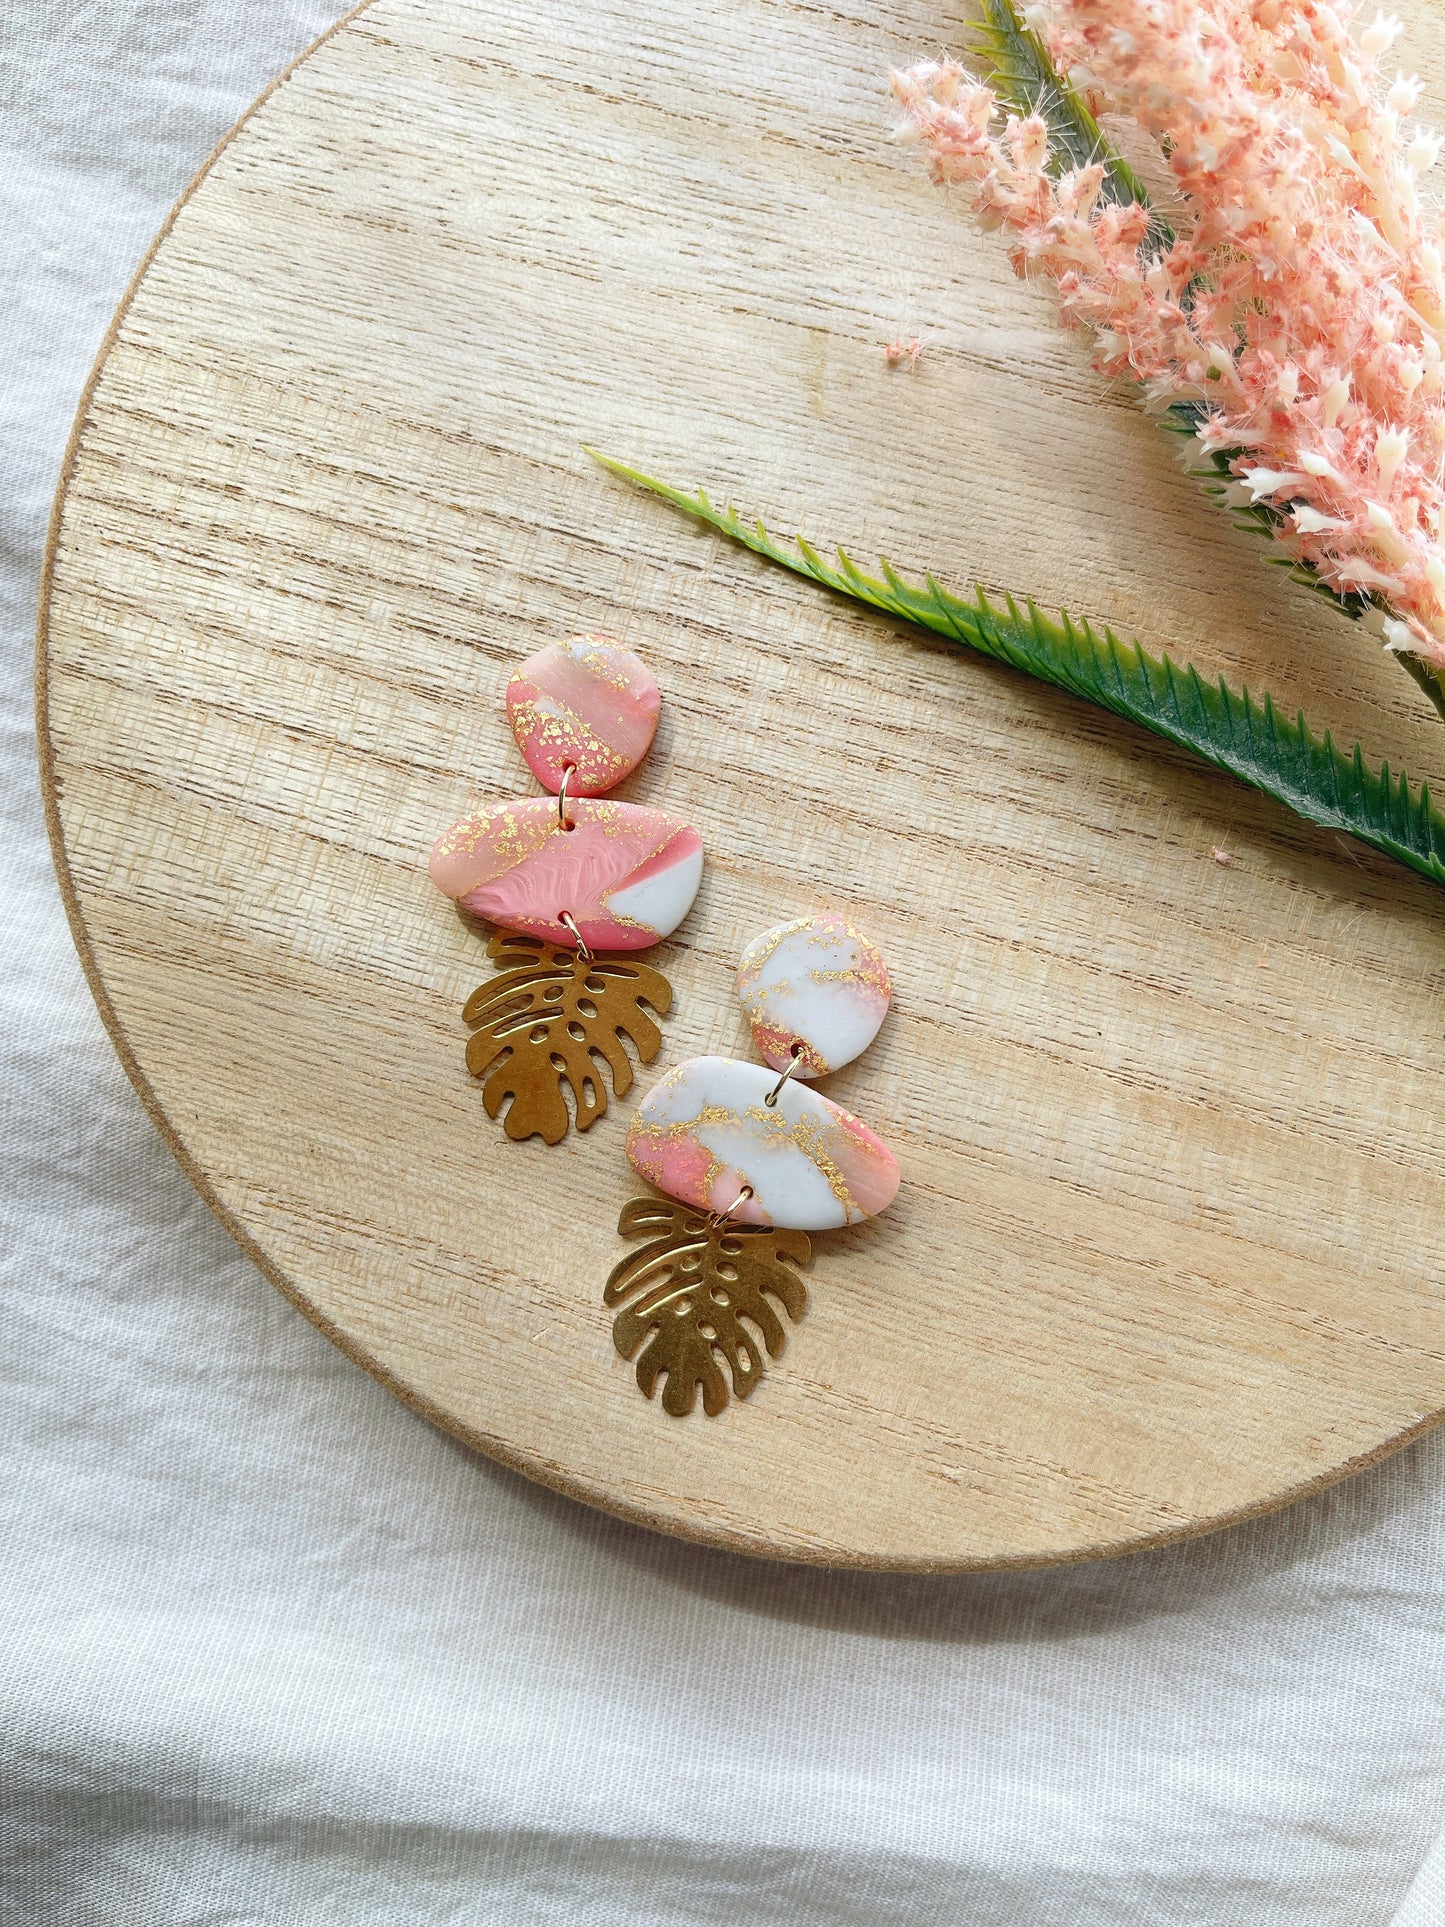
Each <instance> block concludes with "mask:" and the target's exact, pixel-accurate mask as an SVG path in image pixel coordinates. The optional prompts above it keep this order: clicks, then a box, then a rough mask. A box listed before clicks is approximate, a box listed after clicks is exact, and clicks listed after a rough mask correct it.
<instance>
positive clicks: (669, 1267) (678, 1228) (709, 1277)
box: [602, 1198, 813, 1418]
mask: <svg viewBox="0 0 1445 1927" xmlns="http://www.w3.org/2000/svg"><path fill="white" fill-rule="evenodd" d="M617 1229H618V1231H619V1232H620V1233H621V1235H622V1236H623V1237H624V1238H636V1237H639V1236H642V1235H643V1234H645V1233H648V1232H651V1233H654V1234H655V1235H654V1236H653V1237H652V1239H651V1242H650V1243H648V1244H645V1245H644V1246H643V1247H642V1249H641V1250H640V1251H634V1252H631V1253H629V1255H628V1256H627V1257H625V1258H623V1259H622V1260H621V1262H620V1263H619V1264H618V1265H616V1266H615V1268H614V1269H613V1272H612V1276H611V1277H610V1278H609V1279H608V1280H607V1284H606V1288H605V1289H604V1291H603V1294H602V1298H603V1303H604V1304H606V1305H608V1306H609V1307H610V1306H612V1305H618V1304H621V1303H622V1301H623V1300H624V1299H626V1298H628V1297H632V1303H631V1304H630V1305H627V1306H625V1307H624V1309H623V1310H622V1311H620V1312H619V1313H618V1314H617V1317H616V1318H615V1319H614V1320H613V1325H612V1340H613V1343H614V1344H615V1345H616V1347H617V1349H618V1351H619V1352H620V1353H621V1354H622V1356H623V1357H624V1358H629V1359H630V1358H632V1357H634V1356H636V1358H637V1383H638V1385H639V1386H640V1387H641V1390H642V1392H643V1394H644V1396H645V1397H647V1398H651V1397H652V1394H653V1392H654V1391H655V1390H656V1388H657V1381H658V1379H659V1378H665V1381H666V1382H665V1384H664V1385H663V1390H662V1409H663V1410H664V1411H665V1412H670V1413H671V1414H672V1416H673V1417H674V1418H685V1417H686V1416H687V1414H688V1413H689V1412H690V1411H691V1410H692V1409H693V1406H694V1405H695V1404H696V1403H697V1394H698V1391H699V1389H701V1392H702V1409H703V1410H704V1412H706V1413H707V1415H708V1417H709V1418H715V1417H716V1416H717V1414H718V1413H719V1412H720V1411H722V1409H723V1407H724V1406H725V1405H726V1404H727V1402H728V1392H729V1381H731V1388H732V1391H733V1392H734V1393H735V1394H736V1395H737V1397H738V1398H747V1397H748V1396H749V1395H750V1394H751V1392H752V1391H753V1389H754V1388H755V1387H756V1386H757V1385H758V1384H760V1383H761V1381H762V1378H763V1370H764V1366H763V1351H762V1349H761V1347H760V1346H759V1344H758V1337H760V1338H761V1340H762V1344H763V1345H765V1346H766V1347H767V1351H768V1355H769V1356H771V1357H773V1358H776V1357H778V1355H779V1354H780V1353H781V1351H782V1349H783V1346H784V1344H785V1342H786V1335H785V1332H784V1328H783V1322H782V1320H781V1319H780V1318H779V1316H778V1314H777V1311H776V1310H774V1308H773V1303H772V1301H773V1300H774V1299H776V1300H777V1301H778V1304H779V1305H780V1306H781V1307H782V1309H783V1310H784V1311H786V1312H787V1314H788V1316H789V1318H791V1319H792V1320H793V1322H794V1323H796V1322H797V1320H798V1319H799V1318H801V1317H802V1315H803V1312H804V1309H805V1308H806V1306H807V1302H808V1290H807V1287H806V1285H804V1283H803V1281H802V1279H801V1278H800V1277H799V1276H798V1272H799V1270H800V1269H803V1268H805V1267H806V1266H807V1265H809V1264H810V1263H811V1262H812V1257H813V1247H812V1244H811V1242H810V1240H809V1238H808V1234H807V1232H805V1231H782V1230H778V1229H777V1228H775V1227H769V1228H762V1227H758V1226H751V1225H738V1224H731V1223H723V1222H720V1221H719V1220H718V1219H716V1218H714V1217H711V1216H709V1215H708V1214H707V1213H706V1212H703V1211H698V1210H695V1209H693V1208H692V1207H691V1206H689V1205H685V1204H674V1203H673V1201H672V1200H671V1199H670V1198H633V1199H632V1200H631V1201H630V1202H629V1203H627V1204H625V1205H624V1206H623V1207H622V1216H621V1217H620V1218H619V1219H618V1221H617ZM633 1294H639V1295H637V1296H633ZM744 1320H746V1323H744ZM754 1332H756V1333H757V1335H758V1336H757V1337H755V1336H754ZM724 1366H726V1367H727V1369H726V1371H724V1369H723V1368H724Z"/></svg>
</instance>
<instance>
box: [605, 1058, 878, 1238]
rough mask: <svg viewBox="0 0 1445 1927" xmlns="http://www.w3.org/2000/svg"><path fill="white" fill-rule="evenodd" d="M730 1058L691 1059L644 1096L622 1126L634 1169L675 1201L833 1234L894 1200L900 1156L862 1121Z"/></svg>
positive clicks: (739, 1219)
mask: <svg viewBox="0 0 1445 1927" xmlns="http://www.w3.org/2000/svg"><path fill="white" fill-rule="evenodd" d="M777 1081H778V1080H777V1075H776V1073H775V1072H773V1071H770V1070H764V1069H763V1067H762V1066H761V1065H760V1064H747V1063H744V1062H743V1061H742V1059H741V1058H736V1057H690V1058H688V1059H687V1061H686V1062H685V1063H682V1064H679V1065H678V1066H677V1068H676V1070H671V1071H669V1072H668V1073H667V1075H666V1077H664V1078H663V1079H662V1080H661V1081H660V1082H659V1083H657V1084H654V1085H653V1087H652V1089H651V1090H650V1091H649V1092H648V1093H647V1096H646V1097H645V1098H643V1100H642V1103H641V1104H640V1105H639V1106H638V1110H637V1114H636V1116H635V1117H634V1118H633V1120H632V1123H631V1126H630V1127H629V1129H628V1133H627V1155H628V1158H629V1160H630V1161H631V1163H632V1167H633V1169H634V1170H635V1171H636V1172H637V1173H638V1175H639V1176H641V1177H644V1178H646V1179H647V1180H648V1181H649V1182H650V1183H652V1184H655V1185H656V1186H657V1188H658V1190H659V1191H665V1192H666V1193H667V1195H668V1197H670V1198H676V1199H677V1201H678V1203H679V1204H690V1205H695V1206H697V1208H698V1209H699V1210H702V1211H727V1210H728V1208H729V1207H730V1206H732V1205H734V1204H736V1203H737V1200H738V1198H739V1197H740V1196H741V1195H742V1191H743V1188H744V1186H750V1187H751V1189H752V1193H753V1195H752V1196H751V1197H750V1198H748V1199H746V1200H745V1201H744V1202H743V1203H742V1204H738V1205H737V1209H736V1210H735V1211H733V1212H732V1214H731V1215H732V1218H733V1220H734V1221H735V1222H736V1223H738V1224H761V1225H778V1226H780V1227H782V1228H784V1229H787V1230H792V1231H832V1230H835V1229H836V1228H837V1227H838V1226H839V1225H845V1224H861V1223H862V1221H863V1219H864V1218H871V1217H874V1216H876V1215H877V1213H878V1212H880V1211H882V1210H884V1209H885V1208H886V1207H887V1206H888V1205H890V1204H891V1203H892V1202H893V1199H894V1197H895V1195H896V1194H897V1191H898V1160H897V1158H895V1157H894V1155H893V1153H892V1152H891V1151H890V1150H889V1148H888V1146H887V1145H886V1144H885V1143H884V1142H883V1140H882V1138H880V1137H877V1136H875V1134H874V1133H873V1132H872V1131H870V1130H869V1129H868V1126H867V1125H866V1124H864V1123H863V1122H862V1120H861V1119H860V1118H856V1117H854V1116H853V1114H852V1112H851V1111H845V1110H844V1109H843V1107H842V1105H841V1104H834V1103H833V1102H832V1101H831V1099H829V1098H826V1097H824V1096H823V1095H822V1094H821V1092H818V1091H814V1090H810V1089H809V1088H808V1087H807V1085H805V1084H798V1083H790V1084H785V1085H784V1086H783V1088H782V1090H781V1091H779V1092H778V1098H777V1102H776V1104H774V1105H771V1106H770V1105H769V1104H768V1102H767V1098H768V1093H769V1092H770V1091H771V1090H772V1088H773V1086H774V1085H775V1084H776V1083H777Z"/></svg>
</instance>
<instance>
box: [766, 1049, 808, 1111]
mask: <svg viewBox="0 0 1445 1927" xmlns="http://www.w3.org/2000/svg"><path fill="white" fill-rule="evenodd" d="M791 1055H792V1062H791V1063H790V1064H789V1065H788V1068H787V1069H786V1070H785V1071H784V1072H783V1073H782V1074H781V1075H780V1076H779V1078H778V1081H777V1083H776V1084H774V1086H773V1088H772V1089H771V1090H770V1091H769V1092H768V1094H767V1096H766V1097H765V1098H764V1099H763V1102H764V1104H766V1105H767V1107H768V1109H769V1110H770V1111H771V1110H772V1109H773V1107H774V1105H776V1103H777V1101H778V1092H779V1091H780V1090H782V1088H783V1086H784V1084H786V1083H787V1081H788V1079H789V1078H790V1077H792V1076H793V1075H794V1074H795V1073H796V1071H797V1069H798V1066H799V1065H800V1064H801V1063H802V1061H803V1046H802V1045H801V1044H794V1046H793V1048H792V1053H791Z"/></svg>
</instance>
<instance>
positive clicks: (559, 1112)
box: [462, 931, 672, 1144]
mask: <svg viewBox="0 0 1445 1927" xmlns="http://www.w3.org/2000/svg"><path fill="white" fill-rule="evenodd" d="M487 955H488V956H489V957H493V958H495V959H496V963H497V968H498V971H499V972H500V974H499V975H498V976H496V977H494V978H493V979H492V981H491V982H490V983H487V984H483V985H482V986H481V988H480V989H479V990H476V991H474V992H473V993H472V995H471V997H470V998H469V999H468V1001H467V1005H466V1008H465V1009H464V1010H463V1012H462V1016H463V1018H464V1019H465V1021H466V1022H467V1023H468V1024H470V1025H471V1026H472V1036H471V1038H470V1040H469V1041H468V1044H467V1069H468V1070H469V1071H470V1072H471V1073H472V1075H473V1077H480V1078H482V1079H484V1080H485V1081H484V1082H483V1085H482V1102H483V1104H484V1105H485V1106H486V1110H487V1116H488V1117H496V1116H498V1115H499V1113H500V1112H501V1109H502V1106H503V1105H504V1104H507V1103H508V1100H509V1099H510V1100H511V1101H510V1104H509V1105H508V1109H507V1115H506V1117H505V1119H504V1120H503V1128H504V1129H505V1130H506V1133H507V1136H508V1137H510V1138H528V1137H541V1138H542V1139H543V1140H544V1141H545V1142H546V1143H548V1144H559V1143H560V1142H561V1141H562V1139H563V1138H564V1137H566V1135H567V1129H568V1125H569V1123H570V1122H571V1121H572V1119H571V1113H569V1110H568V1105H567V1092H568V1091H570V1092H571V1096H572V1112H575V1115H576V1123H577V1129H578V1130H579V1131H585V1130H588V1129H589V1128H590V1127H591V1126H592V1125H593V1124H595V1123H596V1121H597V1119H598V1118H599V1117H601V1116H602V1114H603V1112H604V1111H605V1110H606V1109H607V1088H606V1084H605V1082H604V1079H603V1071H604V1067H605V1068H606V1069H607V1070H610V1072H611V1074H612V1088H613V1090H614V1091H615V1092H616V1094H617V1096H618V1097H622V1096H624V1095H625V1094H626V1092H627V1091H628V1090H630V1089H631V1087H632V1060H631V1059H630V1058H629V1056H628V1054H627V1049H626V1046H627V1045H629V1044H630V1045H631V1046H632V1048H633V1050H635V1051H636V1053H637V1055H638V1057H639V1058H640V1060H641V1061H642V1062H643V1063H644V1064H650V1063H651V1062H652V1060H653V1058H654V1057H656V1055H657V1053H658V1052H659V1050H661V1048H662V1032H661V1031H660V1030H659V1029H658V1027H657V1024H656V1022H655V1021H654V1018H653V1014H652V1013H653V1012H656V1014H657V1015H658V1016H662V1015H664V1014H665V1013H666V1011H667V1009H668V1007H669V1005H670V1004H671V1003H672V990H671V988H670V987H669V985H668V981H667V979H666V977H664V976H663V974H662V972H661V971H660V970H653V969H651V968H650V967H649V966H648V965H647V964H641V963H635V962H634V961H633V960H632V958H631V957H612V956H608V957H603V956H591V957H583V956H582V955H581V954H580V952H578V951H576V950H571V949H568V948H567V947H566V946H565V945H563V944H555V943H548V942H546V941H545V940H544V939H542V938H540V937H524V936H519V935H516V934H514V933H513V932H511V931H502V932H500V933H499V934H498V935H497V936H495V937H493V938H492V940H491V942H490V943H489V944H488V945H487Z"/></svg>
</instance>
